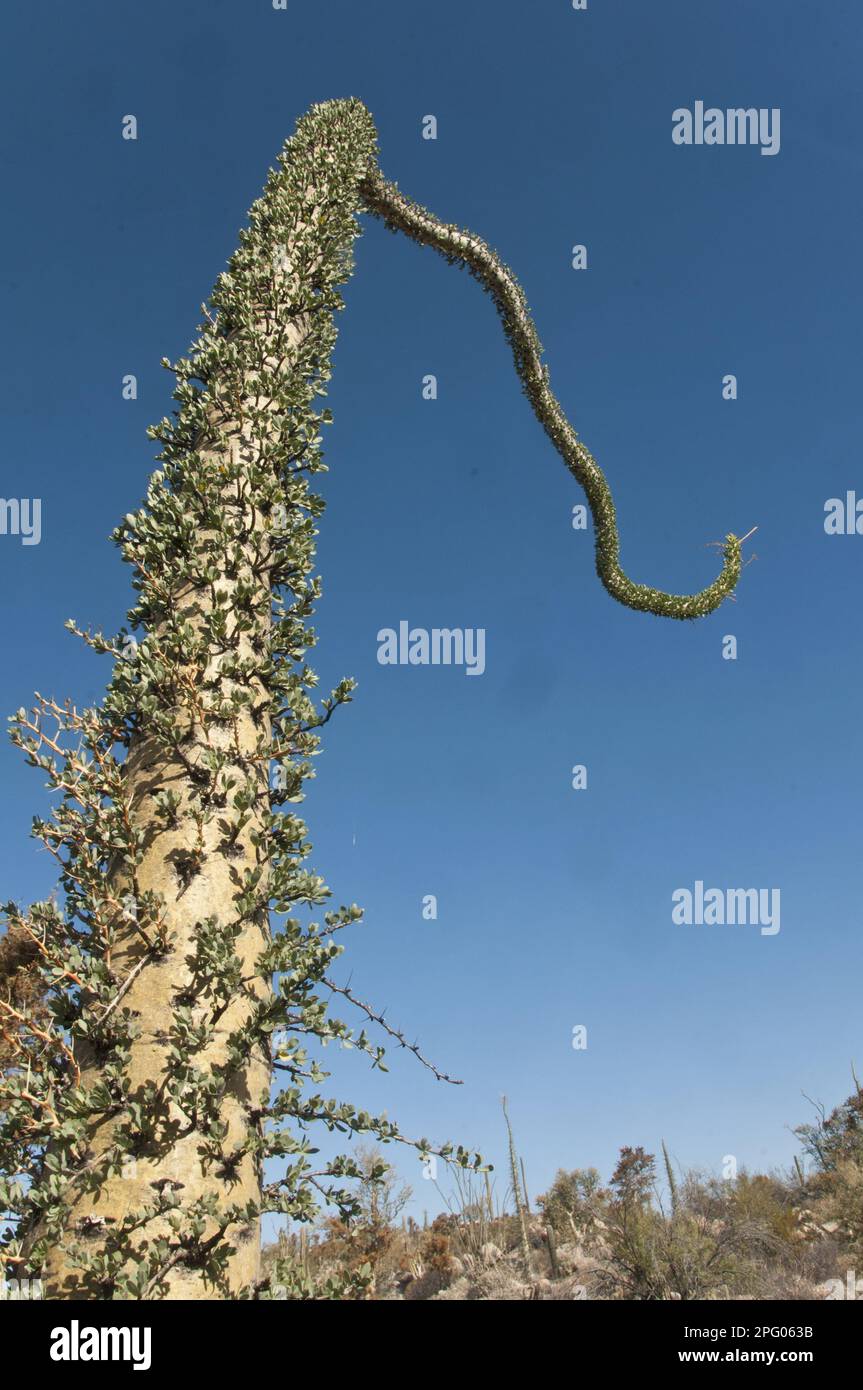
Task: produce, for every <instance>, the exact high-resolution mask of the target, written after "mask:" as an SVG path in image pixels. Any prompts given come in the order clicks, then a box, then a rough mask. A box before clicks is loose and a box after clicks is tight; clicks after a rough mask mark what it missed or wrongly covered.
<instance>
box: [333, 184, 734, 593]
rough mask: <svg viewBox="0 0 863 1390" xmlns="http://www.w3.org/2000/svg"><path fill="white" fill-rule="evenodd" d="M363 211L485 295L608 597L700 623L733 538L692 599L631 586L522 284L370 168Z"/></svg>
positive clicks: (724, 588) (603, 492)
mask: <svg viewBox="0 0 863 1390" xmlns="http://www.w3.org/2000/svg"><path fill="white" fill-rule="evenodd" d="M360 191H361V194H362V197H363V200H364V202H365V204H366V206H367V208H368V210H369V211H370V212H372V213H374V214H375V215H376V216H377V217H380V218H381V219H382V220H383V221H384V222H385V223H386V224H387V226H388V227H390V228H391V229H392V230H393V231H401V232H404V233H405V235H406V236H409V237H410V238H411V239H412V240H413V241H417V242H420V243H421V244H422V245H424V246H431V247H433V249H434V250H435V251H438V252H440V254H441V255H442V256H444V257H446V259H447V261H448V262H449V263H450V264H454V263H455V262H456V261H462V262H463V263H464V264H465V265H466V266H467V267H468V269H469V270H470V272H471V274H472V275H473V276H475V278H476V279H477V280H479V282H480V284H481V285H482V286H483V288H484V289H486V290H487V291H488V293H489V294H490V295H491V297H492V299H493V301H494V305H495V308H496V309H497V312H498V314H499V315H500V319H501V322H502V324H503V331H504V333H505V334H506V337H507V340H508V342H509V345H510V347H511V348H512V355H513V358H514V360H515V369H516V371H517V373H518V375H519V377H520V378H521V382H522V385H523V387H524V391H525V394H526V396H527V398H528V400H529V401H530V403H531V405H532V406H533V411H534V414H535V415H536V418H537V419H538V420H539V423H540V424H541V425H542V427H543V429H544V430H545V433H546V434H547V435H548V437H549V439H550V440H551V442H552V444H553V445H554V447H555V449H556V450H557V452H558V453H559V454H560V456H561V458H562V459H563V461H564V463H565V464H566V466H567V468H568V469H569V471H570V473H572V475H573V477H574V478H575V479H576V481H577V482H578V483H580V485H581V486H582V487H583V488H584V491H585V493H586V494H587V500H588V504H589V506H590V510H591V513H592V516H593V523H594V529H595V534H596V572H597V574H598V575H599V578H600V580H601V581H602V584H603V585H604V587H605V588H606V590H607V591H608V593H609V594H611V597H612V598H615V599H617V600H618V602H619V603H623V604H625V605H626V606H627V608H636V609H639V610H640V611H641V612H644V613H655V614H656V615H657V616H658V617H662V618H701V617H703V616H704V615H705V614H707V613H712V612H713V610H714V609H715V608H718V607H719V605H720V604H721V603H722V601H723V600H724V599H726V598H728V596H729V594H730V593H731V592H732V590H733V589H734V587H735V585H736V584H737V581H738V579H739V578H740V571H741V546H742V542H741V540H740V539H739V537H737V536H734V535H727V536H726V537H725V541H724V543H722V555H723V561H724V563H723V566H722V571H721V573H720V574H719V576H718V578H717V579H715V580H714V581H713V583H712V584H710V585H709V586H708V587H707V588H706V589H702V590H701V592H700V593H697V594H666V593H664V592H663V591H662V590H661V589H652V588H650V586H649V585H647V584H634V583H633V582H632V580H631V579H629V578H628V577H627V576H626V574H624V572H623V570H622V569H621V567H620V558H619V557H620V539H619V536H618V532H617V520H616V517H615V512H614V502H613V500H612V496H611V490H610V488H609V486H608V483H607V482H606V480H605V475H604V474H603V472H602V469H601V468H600V467H599V464H598V463H597V462H596V460H595V459H594V458H593V457H592V455H591V454H590V453H589V452H588V450H587V449H586V448H585V447H584V445H583V444H582V443H581V441H580V439H579V438H578V436H577V434H576V433H575V430H574V429H573V428H572V426H571V425H570V423H569V421H568V420H567V418H566V415H565V414H564V412H563V410H562V409H561V406H560V403H559V401H558V400H557V398H556V396H555V395H554V392H553V391H552V389H551V386H550V385H549V377H548V368H547V367H546V366H545V365H544V364H543V362H542V346H541V344H540V341H539V338H538V337H537V332H536V328H535V327H534V323H533V319H532V318H531V314H530V309H529V308H528V304H527V300H526V298H525V295H524V291H523V290H522V288H521V285H520V284H519V283H518V281H517V280H516V278H515V276H514V275H513V273H512V271H511V270H510V269H509V268H508V267H507V266H505V265H504V264H503V262H502V261H501V260H500V258H499V257H498V256H497V255H496V253H495V252H494V251H492V249H491V247H489V246H487V245H486V243H485V242H484V241H483V240H482V239H481V238H480V237H478V236H476V235H475V234H474V233H473V232H469V231H466V230H463V229H462V228H459V227H456V226H455V225H453V224H451V223H450V224H447V223H444V222H441V221H439V220H438V218H437V217H435V216H434V214H433V213H431V212H429V211H428V209H427V208H424V207H421V206H420V204H419V203H414V202H412V201H411V200H410V199H409V198H406V197H405V195H404V194H403V193H401V192H400V191H399V189H398V187H397V186H396V185H395V184H394V183H389V182H388V181H387V180H386V179H385V178H384V177H383V175H382V174H381V173H380V171H379V170H378V169H376V168H374V167H373V166H372V167H371V168H370V169H369V171H368V172H367V174H366V176H365V178H364V179H363V181H362V183H361V185H360Z"/></svg>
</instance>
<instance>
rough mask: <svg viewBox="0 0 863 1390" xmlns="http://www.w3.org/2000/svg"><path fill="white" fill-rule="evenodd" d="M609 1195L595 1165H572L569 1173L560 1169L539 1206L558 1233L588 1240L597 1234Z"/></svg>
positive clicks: (538, 1201)
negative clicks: (603, 1206) (578, 1166)
mask: <svg viewBox="0 0 863 1390" xmlns="http://www.w3.org/2000/svg"><path fill="white" fill-rule="evenodd" d="M606 1195H607V1194H605V1193H604V1192H603V1189H602V1180H601V1178H600V1176H599V1173H598V1172H597V1170H596V1169H595V1168H573V1169H572V1170H571V1171H570V1172H567V1171H566V1170H565V1169H564V1168H559V1169H558V1171H557V1176H556V1177H555V1179H554V1182H553V1183H552V1185H551V1187H550V1188H549V1189H548V1192H546V1193H544V1194H543V1195H542V1196H541V1197H538V1198H537V1205H538V1206H539V1208H540V1210H541V1211H542V1212H543V1215H544V1216H545V1219H546V1222H547V1223H548V1225H550V1226H551V1227H553V1229H554V1231H555V1233H556V1234H557V1235H559V1236H561V1237H563V1238H564V1239H566V1238H567V1237H569V1238H570V1239H572V1238H575V1239H576V1240H578V1241H588V1240H590V1239H591V1237H592V1236H593V1235H594V1234H595V1231H596V1228H597V1222H598V1221H599V1219H600V1217H601V1212H602V1205H603V1199H604V1197H605V1196H606Z"/></svg>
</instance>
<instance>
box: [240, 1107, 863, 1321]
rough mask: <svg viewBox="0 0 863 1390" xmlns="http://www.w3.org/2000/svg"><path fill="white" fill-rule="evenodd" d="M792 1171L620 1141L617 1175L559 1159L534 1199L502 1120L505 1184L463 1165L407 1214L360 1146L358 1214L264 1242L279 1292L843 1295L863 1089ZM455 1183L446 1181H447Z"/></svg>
mask: <svg viewBox="0 0 863 1390" xmlns="http://www.w3.org/2000/svg"><path fill="white" fill-rule="evenodd" d="M795 1133H796V1135H797V1138H798V1139H799V1141H800V1144H801V1156H800V1157H799V1158H796V1159H795V1161H794V1164H793V1166H792V1167H791V1169H790V1171H788V1172H785V1173H782V1172H768V1173H750V1172H748V1171H746V1170H742V1171H740V1172H738V1173H737V1174H736V1176H734V1177H733V1178H721V1177H717V1176H715V1175H713V1174H710V1173H704V1172H697V1171H689V1172H679V1171H677V1169H676V1168H675V1165H674V1163H673V1162H672V1160H671V1158H670V1156H669V1154H668V1151H667V1149H666V1147H665V1145H662V1146H661V1151H660V1155H659V1156H658V1157H657V1156H656V1155H654V1154H651V1153H648V1152H646V1150H645V1149H644V1148H643V1147H641V1146H638V1147H625V1148H623V1149H621V1151H620V1155H619V1158H618V1161H617V1164H616V1166H615V1168H614V1171H613V1172H612V1173H611V1174H610V1175H609V1177H608V1178H607V1180H604V1179H603V1176H602V1175H601V1174H600V1173H599V1172H598V1171H597V1170H596V1169H595V1168H561V1169H560V1170H559V1171H558V1173H557V1176H556V1177H555V1179H554V1182H553V1183H552V1185H551V1186H550V1187H549V1189H548V1191H547V1192H545V1193H543V1194H541V1195H540V1196H538V1197H536V1199H535V1201H533V1202H532V1201H531V1199H530V1197H529V1195H528V1190H527V1185H526V1182H525V1175H524V1169H523V1166H522V1164H521V1162H520V1160H519V1159H518V1157H517V1151H516V1147H515V1141H514V1140H513V1139H512V1138H511V1131H510V1130H509V1123H508V1119H507V1140H508V1146H509V1145H511V1148H510V1149H509V1153H510V1157H509V1159H508V1161H507V1164H506V1171H507V1182H506V1186H505V1190H503V1191H501V1190H500V1184H499V1180H498V1176H497V1174H496V1173H495V1172H493V1171H490V1170H488V1169H487V1170H486V1171H484V1172H482V1173H475V1172H463V1171H459V1170H454V1171H453V1172H452V1176H451V1177H444V1178H443V1180H442V1181H441V1183H440V1184H439V1185H438V1184H436V1186H437V1191H438V1193H439V1195H440V1196H441V1198H442V1199H443V1202H444V1204H445V1207H446V1210H445V1211H444V1212H443V1213H442V1214H440V1215H437V1216H435V1217H434V1218H433V1219H431V1220H430V1219H429V1217H428V1216H427V1215H426V1216H425V1217H424V1219H423V1221H422V1223H420V1222H418V1221H417V1220H415V1219H414V1218H413V1217H411V1216H405V1215H404V1208H405V1206H406V1205H407V1203H408V1201H409V1200H410V1197H411V1195H412V1194H411V1190H410V1188H409V1187H407V1186H406V1185H405V1184H404V1183H403V1182H402V1181H401V1180H400V1179H399V1178H398V1176H397V1175H396V1173H395V1170H394V1169H393V1168H392V1167H391V1165H390V1164H388V1162H387V1160H386V1156H385V1153H384V1151H383V1149H381V1147H380V1146H370V1147H365V1148H363V1149H361V1150H360V1151H359V1154H358V1167H359V1169H360V1170H361V1172H362V1177H361V1178H360V1179H358V1180H357V1182H356V1188H355V1204H354V1209H353V1213H352V1214H351V1215H350V1216H348V1217H345V1216H342V1217H341V1218H340V1219H338V1220H334V1219H325V1220H323V1221H318V1222H317V1223H314V1224H312V1225H310V1226H309V1225H307V1226H303V1225H300V1226H296V1225H295V1226H294V1227H293V1228H292V1230H290V1231H287V1230H285V1231H282V1232H281V1233H280V1234H279V1237H278V1240H277V1242H275V1243H274V1244H270V1245H267V1246H266V1247H265V1249H264V1263H265V1266H266V1268H267V1270H268V1272H269V1274H270V1275H271V1277H272V1282H271V1296H272V1297H275V1298H331V1297H340V1298H343V1297H349V1298H361V1299H373V1300H394V1299H395V1300H398V1299H405V1300H465V1301H487V1300H514V1299H515V1300H524V1299H541V1300H570V1299H574V1300H577V1299H590V1300H593V1299H604V1300H608V1299H617V1300H637V1301H651V1300H653V1301H656V1300H663V1301H676V1300H700V1299H738V1300H749V1299H759V1300H761V1299H766V1300H779V1299H783V1300H784V1299H794V1300H806V1299H810V1300H821V1299H838V1298H845V1297H848V1296H849V1294H848V1289H849V1287H851V1288H856V1279H857V1273H856V1271H857V1270H860V1269H861V1266H863V1091H861V1089H860V1088H859V1087H857V1086H856V1083H855V1090H854V1092H853V1093H852V1094H851V1095H850V1096H849V1097H848V1099H847V1100H845V1101H844V1102H843V1103H842V1104H841V1105H838V1106H836V1107H835V1108H834V1109H833V1110H832V1111H830V1112H829V1113H828V1112H827V1111H826V1109H823V1108H817V1107H816V1112H815V1119H814V1120H811V1121H810V1122H808V1123H805V1124H801V1125H799V1126H798V1127H797V1129H796V1130H795ZM447 1184H450V1186H447Z"/></svg>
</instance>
